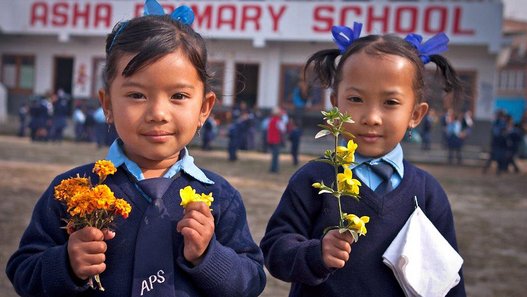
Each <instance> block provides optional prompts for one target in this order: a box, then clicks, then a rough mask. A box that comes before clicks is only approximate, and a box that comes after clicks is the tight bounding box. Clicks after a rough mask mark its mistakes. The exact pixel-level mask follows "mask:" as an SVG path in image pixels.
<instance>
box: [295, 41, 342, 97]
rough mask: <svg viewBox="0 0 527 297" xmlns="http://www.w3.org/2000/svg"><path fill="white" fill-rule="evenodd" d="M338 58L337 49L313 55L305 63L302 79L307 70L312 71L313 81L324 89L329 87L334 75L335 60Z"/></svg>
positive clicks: (338, 52)
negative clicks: (317, 81) (317, 82)
mask: <svg viewBox="0 0 527 297" xmlns="http://www.w3.org/2000/svg"><path fill="white" fill-rule="evenodd" d="M339 56H340V51H339V50H338V49H326V50H321V51H318V52H316V53H314V54H313V55H312V56H311V57H309V59H308V60H307V62H306V65H305V67H304V77H307V76H306V74H307V72H308V70H313V72H314V74H315V79H316V80H317V79H318V80H319V81H320V84H321V86H322V87H324V88H329V87H331V84H332V83H333V80H334V79H335V74H336V63H335V62H336V60H337V57H339Z"/></svg>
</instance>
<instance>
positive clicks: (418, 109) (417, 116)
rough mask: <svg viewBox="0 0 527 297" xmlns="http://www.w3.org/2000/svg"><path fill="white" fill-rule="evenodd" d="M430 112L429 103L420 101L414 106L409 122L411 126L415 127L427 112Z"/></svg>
mask: <svg viewBox="0 0 527 297" xmlns="http://www.w3.org/2000/svg"><path fill="white" fill-rule="evenodd" d="M427 112H428V103H424V102H423V103H419V104H417V105H416V106H415V107H414V110H413V111H412V118H411V119H410V123H408V127H409V128H412V129H413V128H415V127H417V125H419V123H421V120H422V119H423V118H424V116H425V115H426V113H427Z"/></svg>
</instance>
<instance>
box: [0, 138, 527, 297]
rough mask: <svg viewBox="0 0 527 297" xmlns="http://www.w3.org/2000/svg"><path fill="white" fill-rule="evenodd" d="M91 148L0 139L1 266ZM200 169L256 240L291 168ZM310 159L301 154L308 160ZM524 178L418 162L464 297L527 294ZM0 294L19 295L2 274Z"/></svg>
mask: <svg viewBox="0 0 527 297" xmlns="http://www.w3.org/2000/svg"><path fill="white" fill-rule="evenodd" d="M105 153H106V151H105V150H98V149H96V148H95V145H94V144H76V143H71V142H64V143H62V144H52V143H31V142H30V141H29V140H28V139H23V138H16V137H10V136H0V193H1V194H2V198H1V199H0V267H2V270H5V265H6V262H7V259H8V258H9V256H10V255H11V254H12V253H13V251H14V250H15V249H16V248H17V246H18V241H19V239H20V236H21V234H22V232H23V230H24V229H25V227H26V226H27V224H28V222H29V218H30V216H31V212H32V209H33V206H34V203H35V201H36V200H37V199H38V198H39V196H40V194H41V193H42V192H43V191H44V189H45V188H46V187H47V186H48V184H49V182H50V181H51V180H52V178H53V177H54V176H55V175H57V174H58V173H61V172H63V171H65V170H67V169H69V168H71V167H73V166H75V165H78V164H83V163H87V162H91V161H94V160H96V159H99V158H102V157H104V155H105ZM191 153H192V154H193V155H194V156H195V157H196V160H197V163H198V165H200V166H202V167H205V168H208V169H211V170H213V171H216V172H218V173H220V174H222V175H223V176H224V177H226V178H227V180H229V181H230V182H231V183H232V184H233V185H234V186H235V187H236V188H238V189H239V190H240V192H241V193H242V196H243V198H244V201H245V204H246V208H247V212H248V219H249V225H250V227H251V231H252V233H253V235H254V237H255V240H256V241H257V242H259V241H260V239H261V237H262V236H263V232H264V229H265V226H266V223H267V220H268V218H269V217H270V215H271V213H272V212H273V210H274V208H275V207H276V205H277V203H278V200H279V198H280V195H281V192H282V191H283V189H284V187H285V185H286V183H287V180H288V179H289V176H291V174H292V173H293V172H294V170H295V167H293V166H292V165H290V164H291V160H290V158H289V157H288V156H285V155H284V156H283V157H282V159H281V164H282V168H281V169H282V170H281V173H280V174H278V175H272V174H269V173H268V172H267V169H268V166H269V158H270V156H269V155H265V154H261V153H256V152H241V153H240V156H239V157H240V160H239V161H237V162H235V163H232V162H228V161H227V154H226V152H223V151H212V152H211V151H208V152H203V151H201V150H200V149H198V148H191ZM312 158H313V157H312V156H302V158H301V161H302V162H307V161H308V160H310V159H312ZM520 165H521V168H522V170H523V173H520V174H513V173H510V174H505V175H502V176H499V177H498V176H496V175H495V174H491V173H489V174H486V175H484V174H482V172H481V168H478V167H474V166H463V167H451V166H446V165H420V167H422V168H424V169H425V170H428V171H429V172H430V173H432V174H433V175H434V176H435V177H436V178H437V179H438V180H439V181H440V182H441V184H442V185H443V187H444V188H445V190H446V192H447V193H448V195H449V199H450V201H451V204H452V208H453V211H454V216H455V221H456V228H457V236H458V241H459V246H460V253H461V255H462V257H463V258H464V260H465V264H464V273H465V285H466V288H467V293H468V295H469V296H478V297H491V296H492V297H494V296H499V297H501V296H503V297H509V296H511V297H515V296H518V297H519V296H526V294H525V280H527V194H526V192H527V186H526V184H527V178H526V177H527V174H526V173H525V172H527V162H525V161H523V162H522V163H521V164H520ZM0 292H2V293H0V295H2V296H5V297H11V296H16V294H15V293H14V290H13V288H12V286H11V284H10V282H9V280H8V279H7V277H6V276H5V273H1V274H0ZM287 292H288V285H287V284H285V283H283V282H281V281H278V280H276V279H274V278H272V277H271V276H269V277H268V285H267V287H266V289H265V291H264V293H263V294H262V296H267V297H271V296H272V297H282V296H287Z"/></svg>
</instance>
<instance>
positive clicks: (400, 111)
mask: <svg viewBox="0 0 527 297" xmlns="http://www.w3.org/2000/svg"><path fill="white" fill-rule="evenodd" d="M356 26H357V27H356V28H355V29H354V30H353V29H351V28H346V29H343V28H344V27H334V33H333V34H334V37H335V39H336V40H337V44H338V45H339V47H340V50H339V49H328V50H322V51H319V52H317V53H315V54H313V55H312V56H311V57H310V58H309V59H308V61H307V65H306V68H308V67H313V68H312V69H314V70H315V73H316V74H317V75H318V78H319V79H320V81H321V83H322V84H323V85H324V86H325V87H331V89H332V94H331V103H332V104H333V105H334V106H338V108H339V109H340V110H341V111H342V112H346V113H348V114H349V115H351V117H352V119H353V120H354V121H355V123H354V124H345V125H346V126H345V129H346V130H347V131H349V132H350V133H352V134H353V135H355V138H354V141H355V142H356V143H357V144H358V148H357V151H356V162H357V164H354V165H352V166H351V168H352V169H353V172H354V177H358V178H359V179H360V181H361V183H362V187H360V201H358V202H357V201H355V200H354V199H353V198H351V197H344V198H343V199H342V208H343V212H345V213H353V214H356V215H358V216H369V217H370V221H369V223H368V225H367V229H368V233H367V235H366V236H364V237H361V239H360V240H359V241H358V242H356V243H353V244H352V241H353V239H352V236H351V235H350V234H349V233H348V232H345V233H342V234H340V233H339V232H338V230H331V231H329V232H327V233H325V235H323V234H324V229H325V228H326V227H329V226H334V225H336V224H337V218H338V217H339V212H338V206H337V199H335V198H334V197H333V196H331V195H330V194H323V195H319V194H318V191H319V190H318V189H315V188H314V187H312V184H313V183H315V182H320V181H323V182H324V184H326V185H331V184H332V183H333V182H334V179H335V173H334V168H333V166H331V165H329V164H326V163H324V162H310V163H308V164H306V165H304V166H303V167H301V168H300V169H299V170H298V171H297V172H296V173H295V174H294V175H293V176H292V177H291V179H290V181H289V184H288V186H287V188H286V189H285V191H284V193H283V195H282V198H281V201H280V203H279V205H278V206H277V209H276V210H275V212H274V214H273V215H272V217H271V219H270V221H269V223H268V225H267V229H266V233H265V236H264V237H263V239H262V241H261V244H260V246H261V248H262V250H263V253H264V259H265V265H266V267H267V268H268V269H269V272H270V273H271V274H272V275H273V276H275V277H277V278H279V279H281V280H283V281H286V282H291V283H292V286H291V292H290V295H289V296H404V292H403V290H402V289H401V287H400V286H399V284H398V282H397V279H396V278H395V276H394V274H393V272H392V270H391V269H390V268H389V267H388V266H386V265H385V264H383V261H382V255H383V253H384V252H385V250H386V249H387V248H388V246H389V245H390V243H391V242H392V240H393V239H394V238H395V236H396V235H397V234H398V232H399V231H400V229H401V228H402V227H403V225H404V224H405V222H406V221H407V219H408V218H409V216H410V214H412V212H413V211H414V209H415V202H414V196H416V197H417V199H418V203H419V206H420V207H421V208H422V209H423V211H424V212H425V214H426V215H427V216H428V218H429V219H430V220H431V221H432V222H433V224H434V225H435V227H436V228H437V229H438V230H439V231H440V232H441V234H442V235H443V236H444V237H445V238H446V239H447V240H448V242H449V243H450V244H451V245H452V246H453V247H454V248H456V249H457V244H456V236H455V231H454V222H453V216H452V211H451V209H450V205H449V202H448V199H447V196H446V194H445V192H444V191H443V189H442V188H441V186H440V184H439V183H438V182H437V181H436V180H435V179H434V178H433V177H432V176H431V175H429V174H428V173H426V172H425V171H423V170H421V169H419V168H417V167H415V166H414V165H412V164H410V163H408V162H407V161H406V160H405V159H404V155H403V150H402V148H401V145H400V144H399V143H400V141H401V140H402V139H403V137H404V135H405V133H406V132H407V130H408V129H413V128H415V127H416V126H417V125H418V124H419V122H420V121H421V119H422V118H423V116H424V115H425V114H426V111H427V110H428V105H427V104H426V103H424V102H423V99H424V98H423V95H424V81H423V75H424V64H425V63H428V62H434V63H435V64H436V65H437V66H438V67H439V69H440V70H441V73H442V74H443V75H444V76H445V80H446V85H445V89H446V91H450V90H451V89H452V88H453V87H457V86H458V84H459V81H458V78H457V77H456V73H455V72H454V70H453V69H452V68H451V66H450V64H449V63H448V61H447V60H446V59H445V58H443V57H442V56H440V55H438V54H437V53H432V54H429V53H426V52H423V51H420V50H418V49H419V48H421V47H420V46H421V44H420V38H419V37H417V36H416V35H413V34H412V35H410V36H408V37H407V38H406V39H402V38H399V37H396V36H392V35H384V36H379V35H369V36H366V37H362V38H359V37H358V36H359V34H360V24H357V25H356ZM357 31H358V32H357ZM350 33H354V34H350ZM343 35H344V36H345V37H343ZM354 36H356V37H354ZM438 38H439V39H444V40H443V41H444V42H445V44H444V47H445V48H446V41H447V40H448V39H447V38H446V36H444V35H440V36H439V37H438ZM435 40H437V38H436V39H435ZM336 61H338V62H337V63H336V64H334V63H335V62H336ZM378 164H383V166H384V168H391V171H393V174H392V175H391V177H388V178H387V181H386V183H385V185H386V186H383V187H380V186H379V185H381V182H382V179H381V176H380V175H377V174H375V173H374V172H373V170H374V169H373V168H375V167H374V166H375V165H378ZM378 188H379V189H378ZM380 188H383V189H384V190H385V191H384V192H380ZM422 273H424V274H426V271H423V272H422ZM460 273H461V272H460ZM464 295H465V289H464V285H463V279H461V282H460V283H459V284H458V285H457V286H456V287H454V288H453V289H452V290H451V291H450V292H449V295H448V296H464Z"/></svg>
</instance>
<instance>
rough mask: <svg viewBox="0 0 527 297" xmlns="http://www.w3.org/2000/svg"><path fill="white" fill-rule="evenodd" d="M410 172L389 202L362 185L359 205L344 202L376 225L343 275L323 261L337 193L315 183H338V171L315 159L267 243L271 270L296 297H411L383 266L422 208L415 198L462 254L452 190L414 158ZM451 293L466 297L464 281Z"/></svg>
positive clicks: (276, 217)
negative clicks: (445, 188)
mask: <svg viewBox="0 0 527 297" xmlns="http://www.w3.org/2000/svg"><path fill="white" fill-rule="evenodd" d="M404 170H405V171H404V178H403V179H402V181H401V183H400V184H399V186H398V187H397V188H396V189H395V190H393V191H392V192H390V193H388V194H387V195H386V196H385V197H383V198H382V197H379V196H377V195H376V194H375V193H374V192H373V191H372V190H371V189H369V188H368V187H366V186H362V187H361V188H360V196H361V199H360V201H358V202H357V201H356V200H355V199H353V198H349V197H343V198H341V200H342V208H343V211H344V212H346V213H354V214H356V215H358V216H369V217H370V222H369V223H368V224H367V225H366V226H367V229H368V233H367V235H366V236H361V238H360V239H359V241H358V242H356V243H354V244H353V245H352V247H351V254H350V259H349V261H348V262H347V263H346V265H345V266H344V268H342V269H338V270H335V269H328V268H327V267H326V266H325V264H324V263H323V260H322V248H321V240H320V238H321V236H322V233H323V231H324V228H326V227H328V226H335V225H338V218H339V213H338V206H337V200H336V199H335V198H334V197H333V196H331V195H329V194H323V195H319V194H318V190H317V189H314V188H313V187H312V186H311V185H312V184H313V183H314V182H320V181H324V184H326V185H331V184H332V183H333V181H334V179H335V178H334V175H335V174H334V169H333V167H332V166H331V165H329V164H326V163H322V162H310V163H308V164H306V165H305V166H303V167H302V168H300V169H299V170H298V171H297V172H296V173H295V174H294V175H293V176H292V177H291V179H290V181H289V184H288V186H287V188H286V190H285V192H284V194H283V195H282V198H281V201H280V203H279V205H278V207H277V209H276V210H275V212H274V214H273V215H272V217H271V219H270V221H269V224H268V226H267V230H266V234H265V236H264V237H263V239H262V241H261V245H260V246H261V248H262V250H263V253H264V258H265V265H266V267H267V268H268V269H269V272H270V273H271V274H272V275H273V276H275V277H277V278H279V279H281V280H284V281H287V282H292V286H291V292H290V296H317V297H319V296H355V297H356V296H404V293H403V291H402V289H401V288H400V286H399V283H398V282H397V279H396V278H395V276H394V275H393V272H392V270H391V269H390V268H388V266H386V265H385V264H384V263H383V262H382V254H383V253H384V251H385V250H386V249H387V248H388V246H389V245H390V243H391V242H392V240H393V239H394V238H395V236H396V235H397V233H398V232H399V230H400V229H401V228H402V227H403V225H404V224H405V223H406V221H407V219H408V218H409V217H410V214H411V213H412V212H413V211H414V210H415V202H414V198H413V197H414V196H417V198H418V202H419V206H420V207H421V208H422V209H423V211H424V213H425V214H426V215H427V216H428V218H429V219H430V220H431V221H432V223H433V224H434V225H435V227H436V228H437V229H438V230H439V231H440V232H441V234H442V235H443V236H444V237H445V238H446V239H447V240H448V242H449V243H450V244H451V245H452V246H453V247H454V248H455V249H456V250H457V244H456V236H455V231H454V222H453V216H452V211H451V209H450V205H449V202H448V199H447V197H446V194H445V192H444V191H443V189H442V188H441V186H440V185H439V183H438V182H437V181H436V180H435V179H434V178H433V177H432V176H431V175H429V174H428V173H426V172H425V171H423V170H420V169H418V168H417V167H415V166H413V165H411V164H410V163H408V162H406V161H404ZM363 184H364V183H363ZM383 201H384V202H383ZM423 273H424V274H426V271H423ZM460 273H461V271H460ZM448 296H465V288H464V284H463V278H462V279H461V282H460V284H458V285H457V286H456V287H455V288H453V289H452V290H451V291H450V292H449V294H448Z"/></svg>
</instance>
